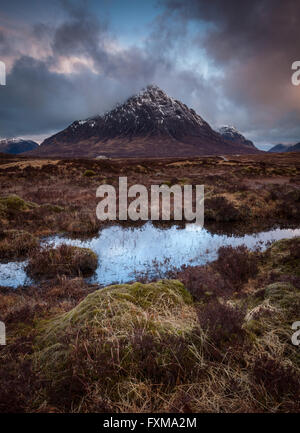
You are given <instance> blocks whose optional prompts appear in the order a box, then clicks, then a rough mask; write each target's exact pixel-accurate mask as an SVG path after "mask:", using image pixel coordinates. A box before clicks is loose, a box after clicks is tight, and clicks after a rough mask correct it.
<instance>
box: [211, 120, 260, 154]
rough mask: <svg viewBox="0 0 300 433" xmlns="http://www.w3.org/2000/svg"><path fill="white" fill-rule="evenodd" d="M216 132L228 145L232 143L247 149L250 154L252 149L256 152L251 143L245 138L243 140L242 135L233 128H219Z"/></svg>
mask: <svg viewBox="0 0 300 433" xmlns="http://www.w3.org/2000/svg"><path fill="white" fill-rule="evenodd" d="M218 132H219V134H221V135H222V137H223V138H224V139H225V140H226V141H228V142H229V143H234V144H236V145H238V146H241V147H243V148H248V149H249V153H252V152H251V151H253V150H254V149H255V150H257V149H256V147H255V146H254V144H253V142H252V141H251V140H247V138H245V137H244V135H242V134H241V133H240V132H239V131H238V130H237V129H236V128H235V127H234V126H227V125H225V126H221V128H219V129H218Z"/></svg>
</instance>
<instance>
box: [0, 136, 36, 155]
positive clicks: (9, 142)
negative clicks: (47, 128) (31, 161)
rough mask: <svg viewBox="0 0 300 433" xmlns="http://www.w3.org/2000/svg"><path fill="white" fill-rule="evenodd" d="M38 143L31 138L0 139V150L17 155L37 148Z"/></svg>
mask: <svg viewBox="0 0 300 433" xmlns="http://www.w3.org/2000/svg"><path fill="white" fill-rule="evenodd" d="M38 147H39V145H38V144H37V143H36V142H35V141H32V140H22V139H21V138H12V139H4V140H0V152H2V153H11V154H14V155H18V154H19V153H23V152H28V151H29V150H34V149H37V148H38Z"/></svg>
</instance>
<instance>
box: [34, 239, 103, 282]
mask: <svg viewBox="0 0 300 433" xmlns="http://www.w3.org/2000/svg"><path fill="white" fill-rule="evenodd" d="M97 265H98V256H97V254H96V253H94V251H92V250H90V249H89V248H79V247H74V246H71V245H65V244H62V245H60V246H59V247H57V248H52V247H51V246H50V247H47V248H42V249H40V250H39V251H38V252H35V254H33V255H32V256H31V257H30V258H29V262H28V265H27V268H26V270H27V272H28V274H29V275H30V276H31V277H33V278H43V279H47V278H53V277H56V276H58V275H67V276H73V277H76V276H89V275H92V274H93V272H94V271H95V270H96V268H97Z"/></svg>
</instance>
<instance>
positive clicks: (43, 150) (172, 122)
mask: <svg viewBox="0 0 300 433" xmlns="http://www.w3.org/2000/svg"><path fill="white" fill-rule="evenodd" d="M257 152H259V150H258V149H256V148H255V146H249V145H248V144H246V143H243V142H236V141H230V140H227V139H224V137H223V136H222V135H221V134H219V133H218V132H216V131H214V130H213V129H212V128H211V127H210V125H209V124H208V123H207V122H206V121H205V120H204V119H203V118H202V117H201V116H199V115H198V114H197V113H196V112H195V111H194V110H193V109H190V108H188V107H187V106H186V105H185V104H183V103H182V102H180V101H178V100H176V99H173V98H170V97H169V96H168V95H166V93H165V92H163V91H162V90H161V89H160V88H159V87H157V86H153V85H151V86H148V87H147V88H146V89H143V90H142V91H141V92H140V93H138V94H137V95H135V96H132V97H131V98H129V99H128V100H127V101H126V102H125V103H124V104H122V105H118V106H117V107H116V108H114V109H113V110H112V111H110V112H108V113H106V114H104V115H103V116H96V117H93V118H89V119H86V120H76V121H75V122H73V123H72V124H71V125H70V126H68V127H67V128H66V129H64V130H63V131H61V132H59V133H57V134H55V135H53V136H52V137H49V138H47V139H46V140H45V141H44V142H43V143H42V144H41V146H40V147H39V148H38V149H36V150H35V151H33V152H31V154H32V155H38V156H58V157H61V156H65V157H78V156H86V157H97V156H98V155H103V156H107V157H156V156H159V157H168V156H198V155H199V156H200V155H220V154H223V155H224V154H242V153H257Z"/></svg>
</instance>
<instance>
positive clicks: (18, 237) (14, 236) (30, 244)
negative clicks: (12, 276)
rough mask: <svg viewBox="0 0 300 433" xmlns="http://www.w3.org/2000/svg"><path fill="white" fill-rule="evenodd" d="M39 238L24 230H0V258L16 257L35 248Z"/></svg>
mask: <svg viewBox="0 0 300 433" xmlns="http://www.w3.org/2000/svg"><path fill="white" fill-rule="evenodd" d="M38 245H39V240H38V238H36V237H35V236H33V235H32V234H31V233H28V232H27V231H25V230H3V231H2V232H0V259H16V258H19V257H22V256H24V255H25V254H27V253H28V252H29V251H32V250H33V249H35V248H37V247H38Z"/></svg>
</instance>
